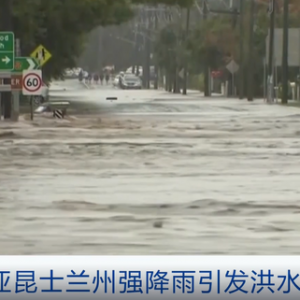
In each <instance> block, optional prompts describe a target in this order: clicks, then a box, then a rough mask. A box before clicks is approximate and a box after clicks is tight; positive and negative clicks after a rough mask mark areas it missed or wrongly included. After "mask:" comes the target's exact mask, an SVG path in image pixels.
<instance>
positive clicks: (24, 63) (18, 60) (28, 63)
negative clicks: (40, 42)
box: [12, 57, 39, 73]
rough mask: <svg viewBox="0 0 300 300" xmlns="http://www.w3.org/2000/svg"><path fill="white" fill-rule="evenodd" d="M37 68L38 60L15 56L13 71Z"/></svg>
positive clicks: (18, 71)
mask: <svg viewBox="0 0 300 300" xmlns="http://www.w3.org/2000/svg"><path fill="white" fill-rule="evenodd" d="M38 68H39V64H38V62H37V61H36V60H35V59H34V58H31V57H15V65H14V70H13V71H12V72H13V73H20V72H23V71H26V70H36V69H38Z"/></svg>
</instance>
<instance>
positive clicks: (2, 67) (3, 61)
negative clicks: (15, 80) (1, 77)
mask: <svg viewBox="0 0 300 300" xmlns="http://www.w3.org/2000/svg"><path fill="white" fill-rule="evenodd" d="M14 59H15V35H14V33H13V32H6V31H0V71H10V70H13V68H14Z"/></svg>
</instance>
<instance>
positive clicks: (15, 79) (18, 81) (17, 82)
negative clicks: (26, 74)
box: [10, 74, 23, 91]
mask: <svg viewBox="0 0 300 300" xmlns="http://www.w3.org/2000/svg"><path fill="white" fill-rule="evenodd" d="M22 78H23V76H22V74H21V75H20V74H18V75H16V74H12V75H11V83H10V85H11V90H12V91H21V90H22Z"/></svg>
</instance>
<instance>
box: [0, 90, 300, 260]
mask: <svg viewBox="0 0 300 300" xmlns="http://www.w3.org/2000/svg"><path fill="white" fill-rule="evenodd" d="M81 93H82V94H84V95H85V97H86V99H87V100H86V101H87V103H89V101H90V102H97V101H98V102H97V103H98V104H99V107H102V104H103V103H104V102H103V101H104V100H103V101H102V100H101V99H102V98H101V97H102V96H103V97H104V98H105V96H106V95H108V96H109V95H111V94H112V93H115V94H116V93H117V94H118V96H119V100H118V102H117V103H112V104H111V106H110V107H109V109H108V110H104V113H102V114H98V113H94V114H91V115H78V116H76V115H74V116H71V117H69V118H68V119H67V120H65V121H54V120H52V119H45V118H41V117H40V118H37V119H36V120H35V121H34V123H33V124H31V123H30V122H29V121H25V119H26V118H25V119H24V121H21V122H20V123H19V124H18V125H16V126H10V125H8V124H6V125H3V123H2V124H1V127H0V135H1V137H0V170H1V173H0V228H1V235H0V244H1V249H0V254H99V255H101V254H299V250H298V247H299V241H298V235H299V230H300V218H299V214H300V202H299V200H300V185H299V182H300V181H299V180H300V176H299V175H300V170H299V156H300V140H299V136H300V129H299V128H300V123H299V120H300V111H299V110H298V109H296V108H288V107H280V106H276V105H274V106H269V105H265V104H263V103H262V102H260V101H256V102H254V103H247V102H246V101H239V100H228V99H227V100H226V99H221V98H220V99H216V98H215V99H211V100H205V99H203V98H201V97H199V96H197V95H194V96H190V97H187V98H182V99H180V96H176V97H174V99H173V100H172V99H171V98H172V97H173V95H171V94H166V93H164V92H161V91H160V92H157V91H151V92H150V91H149V92H148V91H118V90H111V91H110V90H109V88H102V89H97V90H84V91H81ZM96 95H99V97H100V96H101V97H100V98H101V99H100V98H97V97H98V96H97V97H96ZM104 98H103V99H104ZM101 101H102V102H101ZM98 104H97V105H98ZM107 104H108V103H107V102H106V103H105V105H104V104H103V105H104V106H105V107H106V108H107ZM100 110H101V109H100Z"/></svg>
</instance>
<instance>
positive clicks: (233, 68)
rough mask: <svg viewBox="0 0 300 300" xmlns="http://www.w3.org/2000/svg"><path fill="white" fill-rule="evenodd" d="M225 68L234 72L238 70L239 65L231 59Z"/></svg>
mask: <svg viewBox="0 0 300 300" xmlns="http://www.w3.org/2000/svg"><path fill="white" fill-rule="evenodd" d="M226 68H227V70H228V71H229V72H230V73H231V74H234V73H236V72H237V71H238V70H239V68H240V66H239V65H238V64H237V63H236V62H235V61H234V60H233V59H232V60H231V61H230V63H229V64H228V65H227V66H226Z"/></svg>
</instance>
